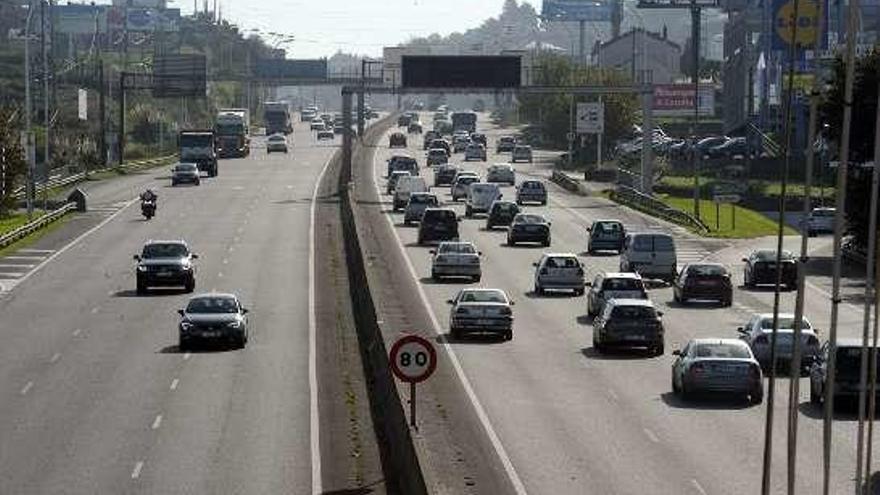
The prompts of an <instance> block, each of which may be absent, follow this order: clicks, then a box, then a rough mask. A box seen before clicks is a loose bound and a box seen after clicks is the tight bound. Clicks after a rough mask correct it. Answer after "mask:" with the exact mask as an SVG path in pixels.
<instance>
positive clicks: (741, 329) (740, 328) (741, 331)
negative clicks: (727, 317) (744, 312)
mask: <svg viewBox="0 0 880 495" xmlns="http://www.w3.org/2000/svg"><path fill="white" fill-rule="evenodd" d="M736 331H737V332H739V333H741V334H743V335H745V334H746V329H745V328H743V327H737V328H736Z"/></svg>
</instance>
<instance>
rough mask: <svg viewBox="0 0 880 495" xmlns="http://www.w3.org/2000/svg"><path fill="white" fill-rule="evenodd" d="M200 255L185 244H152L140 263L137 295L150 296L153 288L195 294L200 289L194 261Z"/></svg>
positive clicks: (138, 256) (145, 248) (146, 246)
mask: <svg viewBox="0 0 880 495" xmlns="http://www.w3.org/2000/svg"><path fill="white" fill-rule="evenodd" d="M198 258H199V255H198V254H196V253H193V252H192V251H190V249H189V245H187V243H186V242H185V241H182V240H173V241H148V242H147V243H146V244H144V246H143V248H141V254H136V255H134V260H135V261H137V285H136V288H137V293H138V294H146V293H147V290H149V288H150V287H183V288H184V290H186V291H187V292H192V291H193V290H195V287H196V268H195V263H194V261H195V260H196V259H198Z"/></svg>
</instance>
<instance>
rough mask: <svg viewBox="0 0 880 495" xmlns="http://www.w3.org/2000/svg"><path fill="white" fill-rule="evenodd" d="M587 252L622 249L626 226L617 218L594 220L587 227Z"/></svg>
mask: <svg viewBox="0 0 880 495" xmlns="http://www.w3.org/2000/svg"><path fill="white" fill-rule="evenodd" d="M587 232H588V234H587V252H588V253H590V254H596V252H598V251H617V252H618V253H620V252H621V251H623V245H624V241H626V228H625V227H624V226H623V223H621V222H620V221H618V220H595V221H594V222H593V224H592V225H590V226H589V227H587Z"/></svg>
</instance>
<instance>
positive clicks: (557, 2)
mask: <svg viewBox="0 0 880 495" xmlns="http://www.w3.org/2000/svg"><path fill="white" fill-rule="evenodd" d="M613 10H614V3H613V2H611V1H610V0H544V3H543V4H542V6H541V16H542V17H544V18H546V19H549V20H557V21H588V22H605V21H610V20H611V13H612V11H613Z"/></svg>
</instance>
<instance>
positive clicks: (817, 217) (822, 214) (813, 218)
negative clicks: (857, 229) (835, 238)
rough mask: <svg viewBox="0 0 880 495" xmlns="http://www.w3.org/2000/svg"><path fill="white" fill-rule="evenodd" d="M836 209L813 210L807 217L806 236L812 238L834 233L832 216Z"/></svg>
mask: <svg viewBox="0 0 880 495" xmlns="http://www.w3.org/2000/svg"><path fill="white" fill-rule="evenodd" d="M836 213H837V208H813V211H811V212H810V215H809V216H807V218H806V221H805V222H804V223H805V224H806V228H807V235H809V236H814V235H816V234H819V233H822V232H834V216H835V214H836Z"/></svg>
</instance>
